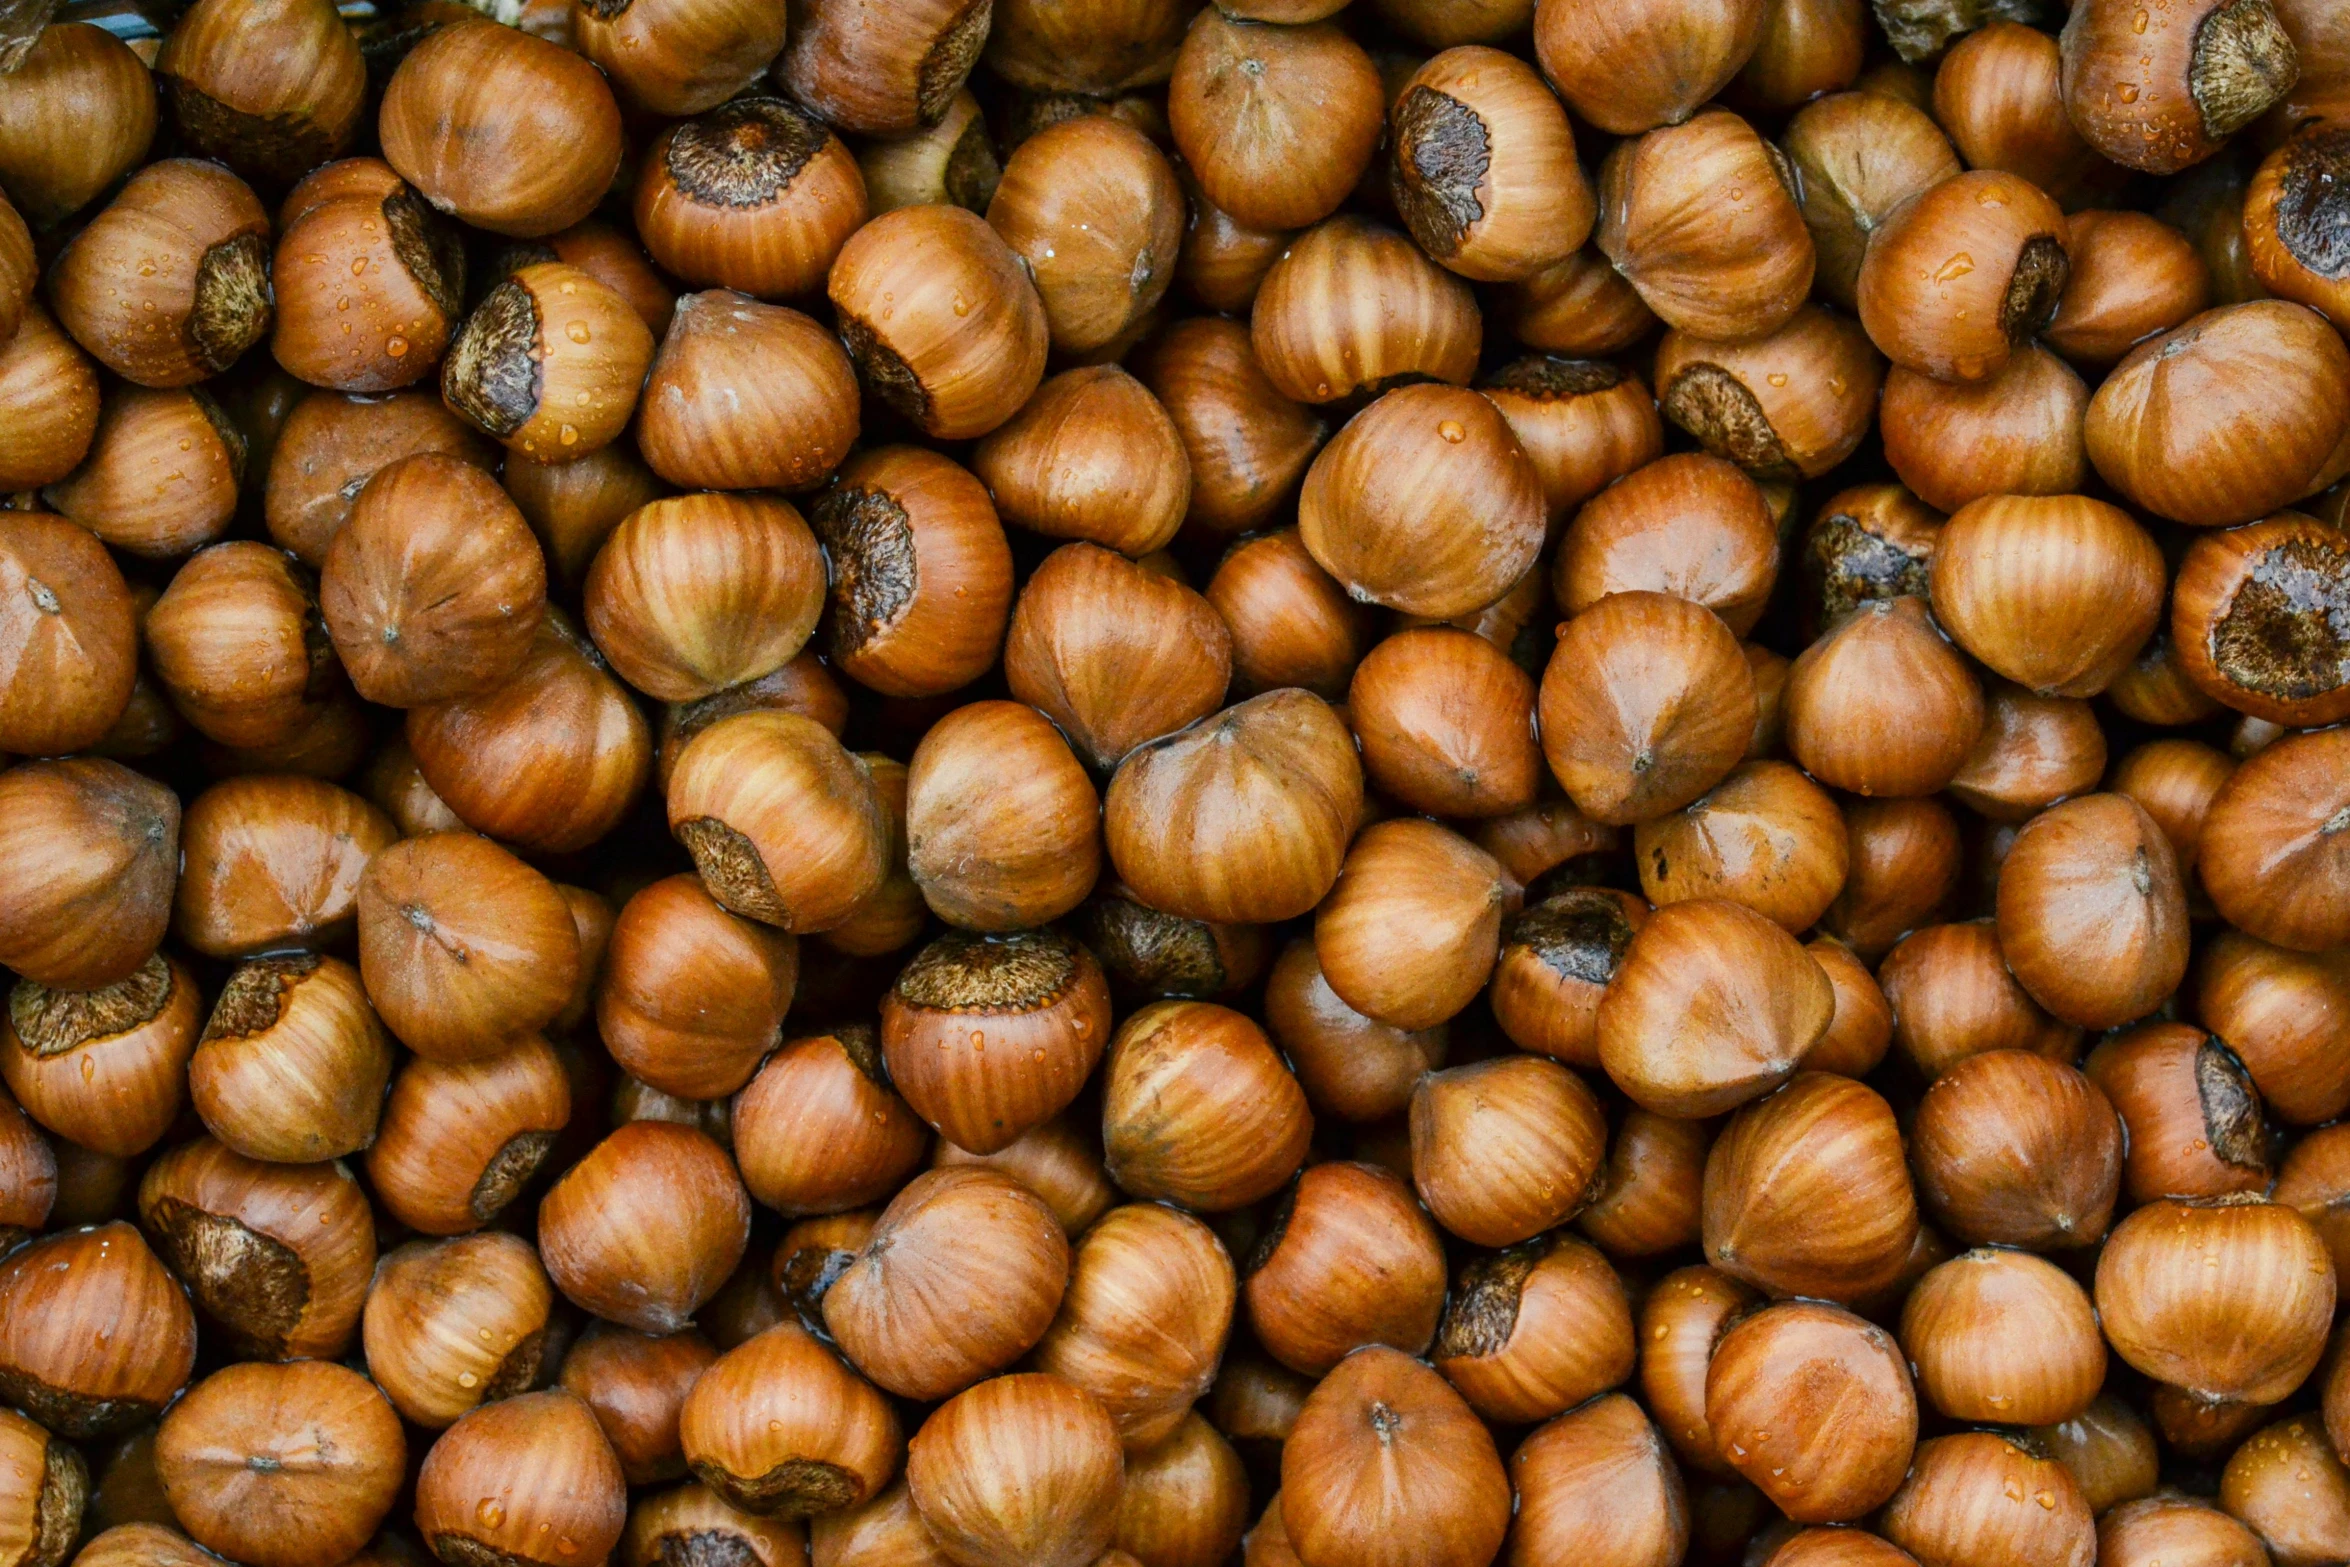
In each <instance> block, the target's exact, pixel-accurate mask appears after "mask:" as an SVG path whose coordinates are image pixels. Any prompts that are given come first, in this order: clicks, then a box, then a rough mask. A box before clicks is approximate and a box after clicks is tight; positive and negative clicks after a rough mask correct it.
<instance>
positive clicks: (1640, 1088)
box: [1598, 898, 1836, 1184]
mask: <svg viewBox="0 0 2350 1567" xmlns="http://www.w3.org/2000/svg"><path fill="white" fill-rule="evenodd" d="M1835 1005H1836V992H1835V987H1834V986H1833V985H1831V984H1830V983H1829V981H1828V976H1827V973H1826V972H1825V971H1824V970H1822V969H1821V967H1820V965H1819V964H1818V963H1817V962H1816V961H1815V960H1814V959H1813V958H1812V956H1811V954H1810V953H1808V952H1805V951H1804V950H1803V948H1802V947H1800V946H1798V945H1797V944H1796V942H1795V938H1794V937H1792V936H1790V935H1788V934H1787V933H1786V932H1785V931H1784V930H1782V929H1780V928H1779V927H1778V926H1777V925H1774V924H1773V923H1771V921H1769V920H1768V919H1766V918H1764V917H1763V916H1762V915H1760V914H1757V913H1755V912H1754V911H1753V910H1752V909H1749V908H1747V907H1745V906H1744V905H1743V904H1737V903H1730V902H1725V901H1723V900H1720V899H1711V898H1700V899H1694V900H1692V901H1690V902H1687V903H1676V904H1673V905H1671V906H1670V907H1667V908H1661V909H1658V910H1657V911H1656V912H1655V913H1653V914H1651V915H1650V916H1649V917H1648V919H1647V921H1646V922H1645V923H1643V924H1642V925H1641V926H1640V928H1639V929H1638V931H1637V932H1635V933H1634V935H1633V936H1632V939H1631V943H1630V945H1629V947H1627V948H1626V950H1625V952H1624V954H1623V956H1622V958H1621V959H1620V960H1619V961H1618V962H1617V964H1616V969H1615V976H1614V978H1613V979H1612V980H1610V981H1609V983H1608V987H1607V990H1606V993H1605V994H1603V995H1602V996H1601V997H1600V1001H1599V1014H1598V1046H1599V1061H1600V1065H1602V1066H1603V1067H1605V1068H1606V1070H1607V1074H1608V1076H1609V1077H1610V1078H1612V1079H1614V1081H1615V1083H1616V1085H1617V1086H1618V1087H1620V1088H1622V1089H1623V1090H1624V1092H1625V1093H1627V1094H1629V1095H1630V1096H1631V1097H1632V1099H1633V1100H1634V1101H1635V1102H1636V1103H1638V1104H1639V1105H1640V1106H1641V1107H1642V1108H1644V1109H1648V1110H1653V1111H1655V1112H1657V1113H1658V1114H1660V1115H1677V1116H1684V1117H1691V1118H1694V1117H1699V1116H1708V1115H1719V1114H1721V1113H1722V1112H1723V1111H1725V1110H1728V1109H1731V1108H1733V1107H1735V1106H1737V1105H1740V1104H1743V1103H1745V1102H1746V1101H1747V1100H1749V1099H1753V1098H1755V1097H1756V1096H1757V1095H1760V1094H1766V1093H1768V1092H1770V1091H1771V1090H1772V1089H1773V1088H1776V1087H1777V1086H1778V1085H1779V1084H1780V1083H1781V1082H1782V1081H1783V1080H1785V1079H1786V1078H1787V1077H1788V1075H1789V1074H1790V1073H1793V1072H1794V1071H1795V1069H1796V1064H1797V1063H1798V1062H1799V1061H1800V1060H1801V1059H1802V1058H1803V1054H1804V1052H1805V1051H1807V1050H1809V1049H1810V1048H1811V1047H1812V1045H1813V1044H1815V1043H1816V1042H1817V1041H1818V1040H1819V1037H1820V1036H1821V1035H1822V1034H1823V1033H1825V1032H1826V1031H1827V1027H1828V1023H1829V1020H1830V1019H1831V1018H1832V1016H1833V1015H1834V1012H1835ZM1709 1184H1710V1183H1709Z"/></svg>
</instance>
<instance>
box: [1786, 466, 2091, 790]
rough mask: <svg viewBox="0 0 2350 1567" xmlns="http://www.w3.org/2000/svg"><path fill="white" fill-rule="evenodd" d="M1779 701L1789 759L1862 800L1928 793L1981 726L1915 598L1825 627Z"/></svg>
mask: <svg viewBox="0 0 2350 1567" xmlns="http://www.w3.org/2000/svg"><path fill="white" fill-rule="evenodd" d="M1983 504H1987V505H1998V504H2000V503H1999V502H1996V501H1993V502H1986V503H1983ZM2011 504H2013V505H2017V506H2028V505H2031V504H2034V503H2033V502H2031V501H2029V500H2017V501H2015V502H2012V503H2011ZM2078 504H2080V505H2083V506H2093V505H2096V504H2098V503H2097V502H2094V501H2085V500H2084V501H2080V502H2078ZM1786 703H1787V749H1788V751H1789V753H1790V754H1792V755H1793V756H1794V758H1795V760H1796V761H1797V762H1799V763H1801V764H1802V765H1803V768H1804V770H1805V771H1806V772H1808V773H1810V774H1811V775H1812V776H1813V777H1814V778H1817V779H1818V780H1819V781H1820V782H1822V783H1824V784H1827V785H1828V786H1830V787H1831V788H1836V789H1845V790H1849V791H1851V792H1852V793H1855V794H1860V795H1871V796H1874V795H1891V796H1896V797H1906V796H1912V795H1926V794H1932V793H1934V792H1935V791H1936V790H1939V789H1941V788H1942V787H1944V786H1945V785H1947V784H1948V783H1949V782H1950V780H1951V779H1953V778H1955V777H1957V776H1958V773H1959V770H1960V769H1961V768H1963V767H1964V766H1965V765H1966V762H1967V758H1968V757H1969V756H1970V755H1971V754H1972V753H1973V751H1974V748H1975V741H1976V739H1977V738H1978V737H1979V736H1980V735H1981V733H1982V729H1983V689H1982V686H1981V685H1980V684H1979V683H1978V682H1977V680H1976V679H1975V675H1974V672H1973V671H1972V670H1971V669H1970V668H1969V667H1968V666H1967V662H1966V660H1965V659H1964V658H1962V657H1961V656H1960V655H1959V654H1958V652H1957V651H1956V650H1955V649H1954V648H1952V647H1951V645H1950V644H1949V643H1948V642H1945V641H1944V640H1943V639H1942V635H1941V633H1940V631H1939V630H1937V629H1936V627H1935V625H1934V623H1933V620H1932V618H1931V617H1930V616H1929V615H1928V613H1927V610H1926V605H1925V602H1924V600H1922V599H1920V598H1918V597H1917V596H1915V595H1914V594H1905V595H1903V596H1901V597H1899V598H1889V599H1872V600H1869V601H1867V602H1865V603H1863V604H1861V605H1860V606H1859V607H1858V608H1856V609H1854V610H1853V611H1852V612H1851V613H1849V614H1847V615H1845V616H1844V618H1843V619H1841V620H1839V621H1838V622H1836V624H1834V625H1833V626H1831V627H1829V628H1828V630H1827V631H1826V633H1825V634H1823V635H1822V636H1821V637H1820V639H1819V640H1818V641H1816V642H1814V643H1813V644H1812V645H1811V646H1809V647H1807V648H1805V649H1804V650H1803V653H1802V654H1801V655H1800V656H1799V657H1798V658H1797V659H1796V660H1795V667H1794V668H1793V669H1791V670H1790V671H1788V675H1787V695H1786Z"/></svg>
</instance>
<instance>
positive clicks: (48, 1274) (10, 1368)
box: [0, 1223, 196, 1440]
mask: <svg viewBox="0 0 2350 1567" xmlns="http://www.w3.org/2000/svg"><path fill="white" fill-rule="evenodd" d="M195 1359H196V1315H195V1313H194V1312H193V1311H191V1310H189V1309H188V1297H187V1294H186V1292H185V1291H184V1290H183V1289H182V1287H181V1285H180V1282H179V1280H178V1279H176V1278H174V1277H173V1276H172V1274H171V1272H170V1270H169V1269H167V1268H165V1267H164V1265H163V1263H162V1262H161V1261H160V1260H159V1259H158V1258H157V1257H156V1255H155V1254H154V1253H153V1252H152V1251H149V1250H148V1249H147V1243H146V1242H145V1241H144V1240H142V1239H141V1238H140V1237H139V1232H138V1231H137V1230H134V1229H132V1228H131V1227H130V1226H129V1225H127V1224H121V1223H115V1224H104V1225H99V1226H96V1227H94V1228H90V1229H78V1230H68V1231H65V1232H63V1233H61V1234H56V1235H49V1236H44V1237H42V1238H41V1239H39V1240H36V1241H34V1242H33V1243H32V1244H31V1245H29V1246H24V1247H20V1248H19V1249H18V1250H17V1251H15V1252H14V1253H12V1254H11V1255H10V1256H9V1257H8V1259H7V1260H6V1261H5V1262H0V1391H5V1393H6V1396H7V1398H8V1401H9V1402H10V1403H12V1404H14V1405H16V1406H17V1407H18V1408H20V1409H23V1410H25V1411H27V1412H29V1413H30V1414H32V1415H33V1416H34V1417H35V1418H36V1419H38V1420H39V1421H40V1422H41V1424H42V1425H44V1426H47V1427H48V1428H49V1429H50V1430H52V1431H54V1432H56V1433H57V1434H58V1435H60V1436H65V1437H70V1438H74V1439H76V1440H80V1439H85V1438H89V1437H94V1436H108V1435H112V1434H115V1433H118V1432H122V1431H126V1430H128V1429H130V1428H131V1427H132V1426H134V1425H139V1424H142V1423H144V1422H145V1421H148V1420H151V1419H153V1418H154V1417H155V1416H156V1415H157V1414H159V1413H161V1412H162V1409H163V1407H164V1405H166V1404H168V1403H169V1402H171V1399H172V1396H173V1395H174V1394H176V1393H177V1392H178V1391H179V1390H180V1388H181V1387H182V1386H183V1385H185V1384H186V1382H187V1380H188V1372H189V1371H190V1369H191V1368H192V1367H193V1366H194V1364H195Z"/></svg>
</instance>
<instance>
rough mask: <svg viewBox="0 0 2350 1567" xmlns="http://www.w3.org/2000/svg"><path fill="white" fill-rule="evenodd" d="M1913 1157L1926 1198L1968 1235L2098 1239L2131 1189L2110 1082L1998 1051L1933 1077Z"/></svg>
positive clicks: (2040, 1247) (1996, 1241)
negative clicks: (2124, 1186) (2124, 1189)
mask: <svg viewBox="0 0 2350 1567" xmlns="http://www.w3.org/2000/svg"><path fill="white" fill-rule="evenodd" d="M1910 1162H1911V1166H1912V1168H1913V1169H1914V1170H1915V1172H1916V1176H1917V1187H1918V1195H1919V1196H1920V1197H1921V1198H1923V1199H1924V1201H1925V1204H1926V1206H1927V1208H1928V1209H1929V1210H1931V1211H1932V1213H1933V1215H1934V1218H1935V1220H1936V1222H1938V1223H1939V1224H1941V1225H1942V1226H1943V1227H1944V1228H1946V1229H1948V1230H1949V1231H1950V1233H1951V1234H1953V1235H1955V1236H1956V1237H1958V1238H1959V1239H1960V1240H1963V1241H1969V1242H1972V1243H1974V1244H1977V1245H1985V1246H2022V1247H2025V1248H2027V1249H2029V1250H2033V1251H2059V1250H2067V1249H2070V1248H2072V1247H2074V1246H2081V1245H2093V1244H2095V1243H2096V1242H2097V1241H2099V1240H2102V1239H2103V1238H2104V1236H2105V1231H2106V1227H2107V1225H2108V1224H2110V1223H2111V1222H2112V1218H2113V1206H2114V1200H2115V1198H2116V1196H2117V1195H2118V1194H2119V1191H2120V1184H2121V1171H2122V1129H2121V1121H2120V1118H2119V1117H2118V1116H2116V1115H2115V1113H2114V1109H2113V1104H2112V1101H2110V1100H2108V1099H2107V1098H2106V1097H2105V1092H2104V1090H2103V1089H2101V1088H2099V1087H2098V1086H2097V1084H2096V1083H2095V1082H2094V1081H2093V1080H2091V1079H2090V1078H2088V1077H2085V1076H2084V1075H2082V1074H2081V1073H2080V1072H2079V1071H2077V1070H2075V1069H2074V1068H2072V1067H2070V1066H2068V1065H2066V1064H2065V1063H2063V1062H2061V1061H2050V1060H2048V1059H2046V1058H2045V1057H2042V1056H2037V1055H2033V1054H2031V1053H2030V1052H2028V1051H2022V1050H1987V1051H1984V1052H1982V1053H1981V1054H1979V1055H1972V1056H1968V1057H1967V1058H1965V1059H1964V1060H1962V1061H1960V1062H1958V1063H1957V1064H1956V1065H1955V1066H1953V1067H1951V1068H1950V1069H1949V1070H1948V1071H1946V1072H1944V1073H1943V1074H1942V1075H1941V1076H1939V1077H1937V1078H1935V1079H1934V1081H1933V1082H1932V1083H1931V1084H1930V1085H1928V1087H1927V1089H1926V1092H1925V1096H1924V1097H1923V1098H1921V1099H1920V1100H1919V1101H1918V1109H1917V1119H1916V1120H1915V1121H1914V1122H1913V1123H1912V1124H1911V1128H1910Z"/></svg>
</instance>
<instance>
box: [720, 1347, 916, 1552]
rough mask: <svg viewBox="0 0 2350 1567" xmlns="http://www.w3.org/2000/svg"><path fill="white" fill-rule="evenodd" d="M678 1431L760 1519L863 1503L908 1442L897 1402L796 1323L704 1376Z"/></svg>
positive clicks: (726, 1493) (730, 1498) (731, 1497)
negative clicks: (899, 1422)
mask: <svg viewBox="0 0 2350 1567" xmlns="http://www.w3.org/2000/svg"><path fill="white" fill-rule="evenodd" d="M678 1435H679V1438H680V1440H681V1441H682V1442H683V1444H684V1448H685V1457H686V1462H687V1463H688V1464H689V1465H690V1466H691V1467H692V1469H693V1472H694V1475H695V1477H696V1478H697V1479H699V1480H700V1481H701V1482H702V1483H703V1484H704V1485H706V1486H708V1487H709V1488H710V1489H711V1490H713V1491H715V1492H717V1493H718V1495H719V1497H720V1498H721V1499H723V1500H724V1501H725V1502H726V1503H727V1505H729V1506H731V1507H734V1508H737V1509H739V1510H741V1511H743V1512H747V1513H750V1514H752V1515H754V1516H756V1517H760V1518H780V1519H793V1518H804V1517H807V1516H808V1515H810V1514H812V1513H822V1512H829V1511H832V1510H834V1509H837V1508H842V1507H851V1506H855V1505H856V1504H858V1503H860V1502H863V1501H865V1500H867V1499H869V1498H870V1497H872V1496H873V1495H875V1494H876V1493H877V1492H879V1491H880V1490H881V1488H882V1487H883V1486H885V1485H887V1484H888V1483H889V1481H890V1478H891V1477H892V1476H893V1475H894V1474H895V1473H896V1472H897V1467H898V1460H899V1457H900V1455H901V1454H902V1453H903V1451H904V1447H905V1441H904V1437H903V1436H902V1435H901V1434H900V1431H899V1427H898V1417H897V1413H896V1411H895V1410H894V1409H892V1408H891V1406H890V1403H889V1401H888V1400H887V1399H885V1398H883V1397H882V1396H881V1395H880V1394H879V1393H877V1392H875V1391H874V1389H873V1388H872V1387H871V1386H870V1385H869V1384H867V1383H866V1382H865V1381H864V1380H863V1379H862V1378H860V1377H858V1376H857V1375H856V1373H854V1372H853V1371H851V1370H849V1368H848V1367H847V1366H845V1365H843V1364H842V1363H841V1358H840V1356H839V1355H838V1354H836V1353H835V1352H834V1351H833V1350H832V1349H831V1348H830V1347H828V1346H827V1345H825V1344H824V1343H822V1342H821V1341H819V1340H818V1339H816V1338H815V1337H814V1336H813V1335H811V1334H809V1333H807V1332H805V1331H804V1330H802V1329H800V1328H799V1327H796V1326H793V1325H791V1324H788V1323H787V1324H780V1325H778V1326H775V1327H772V1328H769V1329H767V1330H766V1331H765V1332H762V1333H760V1334H758V1335H757V1336H756V1337H754V1338H751V1339H749V1340H747V1341H745V1342H744V1343H742V1344H741V1345H739V1346H738V1347H736V1348H735V1349H733V1350H730V1351H728V1352H727V1353H726V1354H724V1355H721V1356H720V1357H719V1359H718V1362H717V1364H715V1365H713V1366H712V1367H710V1369H709V1370H707V1371H705V1372H703V1373H702V1375H701V1376H700V1378H699V1379H698V1380H696V1381H695V1383H694V1385H693V1390H692V1391H691V1392H689V1393H688V1394H687V1395H686V1400H685V1407H684V1409H683V1411H682V1412H681V1413H680V1415H679V1418H678Z"/></svg>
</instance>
